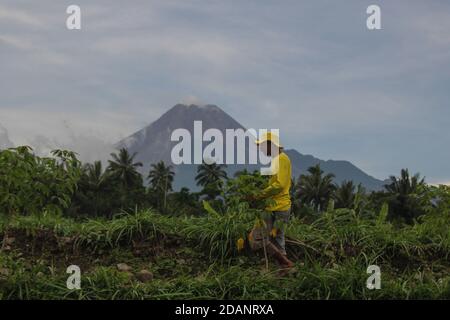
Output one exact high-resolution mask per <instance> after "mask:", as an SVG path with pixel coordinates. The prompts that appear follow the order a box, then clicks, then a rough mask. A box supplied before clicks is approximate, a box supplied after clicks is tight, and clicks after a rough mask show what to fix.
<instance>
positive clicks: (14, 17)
mask: <svg viewBox="0 0 450 320" xmlns="http://www.w3.org/2000/svg"><path fill="white" fill-rule="evenodd" d="M0 20H2V21H6V22H9V23H15V24H20V25H27V26H30V27H33V28H36V27H37V28H42V27H44V26H45V25H46V24H45V21H43V20H41V19H39V18H37V17H36V16H35V15H32V14H30V13H28V12H26V11H23V10H19V9H15V8H14V7H13V6H8V7H6V6H2V5H0Z"/></svg>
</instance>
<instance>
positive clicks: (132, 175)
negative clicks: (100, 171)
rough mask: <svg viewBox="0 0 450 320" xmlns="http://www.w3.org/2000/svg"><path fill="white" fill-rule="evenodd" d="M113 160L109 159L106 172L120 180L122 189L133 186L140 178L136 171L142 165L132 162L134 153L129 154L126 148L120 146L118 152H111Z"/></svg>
mask: <svg viewBox="0 0 450 320" xmlns="http://www.w3.org/2000/svg"><path fill="white" fill-rule="evenodd" d="M111 157H112V158H113V160H109V161H108V162H109V167H108V172H109V173H110V174H111V177H112V178H114V179H117V180H118V181H120V183H121V185H122V187H123V188H124V189H128V188H130V187H133V186H135V185H136V184H137V182H139V181H140V180H141V175H140V173H139V172H138V171H137V168H138V167H142V163H141V162H134V158H135V157H136V153H134V154H133V155H131V156H130V154H129V152H128V150H127V149H125V148H122V149H120V150H119V154H118V155H117V154H115V153H111Z"/></svg>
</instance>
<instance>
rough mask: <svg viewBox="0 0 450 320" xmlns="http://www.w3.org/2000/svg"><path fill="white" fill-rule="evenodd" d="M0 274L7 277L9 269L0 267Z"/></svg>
mask: <svg viewBox="0 0 450 320" xmlns="http://www.w3.org/2000/svg"><path fill="white" fill-rule="evenodd" d="M0 276H5V277H8V276H9V269H6V268H0Z"/></svg>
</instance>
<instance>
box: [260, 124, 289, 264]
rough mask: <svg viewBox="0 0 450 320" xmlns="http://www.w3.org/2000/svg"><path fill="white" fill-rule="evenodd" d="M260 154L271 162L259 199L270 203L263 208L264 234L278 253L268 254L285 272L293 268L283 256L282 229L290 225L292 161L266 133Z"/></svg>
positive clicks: (277, 140)
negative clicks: (267, 235) (266, 184)
mask: <svg viewBox="0 0 450 320" xmlns="http://www.w3.org/2000/svg"><path fill="white" fill-rule="evenodd" d="M256 144H257V145H258V147H259V150H260V151H261V152H263V153H264V154H265V155H266V156H268V157H271V158H272V165H271V173H272V175H271V177H270V180H269V185H268V186H267V187H266V188H265V189H264V190H262V192H261V194H260V195H258V197H257V198H258V199H269V202H270V205H269V206H268V207H267V208H266V210H267V211H268V212H269V216H268V217H267V219H265V223H266V227H267V231H268V232H269V233H270V234H271V236H272V237H273V238H274V244H275V246H276V248H273V249H278V250H271V251H272V252H271V253H272V255H274V256H275V258H276V259H277V260H278V261H279V262H280V264H281V265H282V266H283V267H285V268H291V267H293V265H294V264H293V263H292V261H290V260H289V259H288V258H287V255H286V243H285V237H284V228H285V225H286V224H287V223H288V221H289V215H290V211H291V197H290V194H289V189H290V187H291V161H290V160H289V157H288V156H287V154H286V153H284V152H283V147H282V145H281V144H280V141H279V137H278V136H277V135H276V134H274V133H272V132H267V133H266V134H263V135H262V137H261V139H260V140H256ZM269 247H273V246H269Z"/></svg>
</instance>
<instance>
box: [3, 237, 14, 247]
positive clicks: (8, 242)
mask: <svg viewBox="0 0 450 320" xmlns="http://www.w3.org/2000/svg"><path fill="white" fill-rule="evenodd" d="M14 241H16V238H14V237H8V238H6V241H5V245H12V244H13V243H14Z"/></svg>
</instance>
